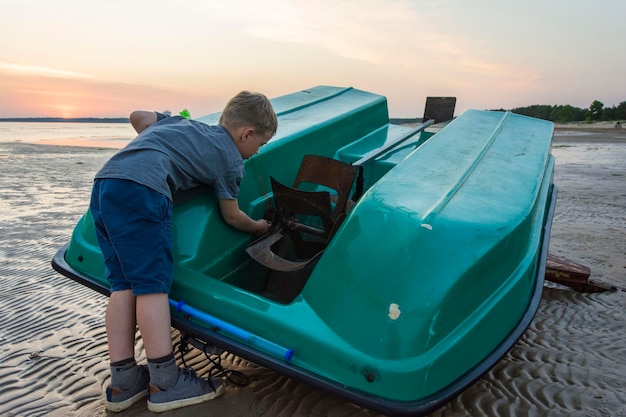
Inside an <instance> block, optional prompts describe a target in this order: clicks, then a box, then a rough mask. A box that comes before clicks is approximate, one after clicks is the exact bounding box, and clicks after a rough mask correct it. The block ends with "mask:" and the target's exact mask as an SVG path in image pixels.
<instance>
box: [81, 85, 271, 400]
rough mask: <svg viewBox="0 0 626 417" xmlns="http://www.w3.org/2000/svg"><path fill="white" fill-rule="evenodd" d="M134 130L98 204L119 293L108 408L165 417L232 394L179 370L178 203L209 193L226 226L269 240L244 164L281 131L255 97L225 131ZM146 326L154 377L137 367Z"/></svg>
mask: <svg viewBox="0 0 626 417" xmlns="http://www.w3.org/2000/svg"><path fill="white" fill-rule="evenodd" d="M130 120H131V124H132V125H133V127H135V129H136V130H137V132H138V133H139V135H138V136H137V138H135V139H134V140H133V141H131V142H130V143H129V144H128V145H127V146H126V147H125V148H123V149H121V150H120V151H119V152H118V153H116V154H115V155H114V156H113V157H112V158H111V159H110V160H109V161H108V162H107V163H106V164H105V165H104V166H103V167H102V169H101V170H100V171H99V172H98V173H97V174H96V177H95V180H94V186H93V191H92V196H91V204H90V209H91V212H92V215H93V218H94V222H95V225H96V234H97V237H98V243H99V244H100V247H101V249H102V254H103V256H104V260H105V266H106V268H105V270H106V276H107V279H108V280H109V283H110V284H111V295H110V298H109V303H108V306H107V310H106V318H105V324H106V332H107V342H108V347H109V358H110V361H111V383H110V385H109V387H108V388H107V389H106V400H105V408H106V409H107V410H109V411H114V412H118V411H122V410H125V409H127V408H129V407H130V406H131V405H133V404H134V403H135V402H137V401H138V400H140V399H141V398H143V397H144V396H146V395H148V409H149V410H150V411H153V412H162V411H166V410H172V409H175V408H180V407H184V406H187V405H191V404H198V403H201V402H204V401H208V400H211V399H213V398H215V397H217V396H219V395H220V394H221V393H222V391H223V389H224V387H223V385H222V382H221V380H219V379H211V380H209V381H207V380H206V379H201V378H198V377H197V376H196V375H195V373H193V371H191V370H179V368H178V366H177V365H176V362H175V360H174V355H173V349H172V340H171V321H170V310H169V303H168V293H169V291H170V287H171V284H172V279H173V266H172V223H173V201H174V198H175V196H176V195H177V194H179V193H181V192H184V191H186V190H189V189H193V188H196V187H198V186H201V185H209V186H210V187H211V188H212V190H213V193H214V194H215V195H216V196H217V198H218V200H219V207H220V212H221V214H222V217H223V218H224V221H226V223H228V224H229V225H231V226H233V227H235V228H237V229H239V230H242V231H245V232H249V233H253V234H255V235H257V236H261V235H263V234H264V233H266V232H267V231H268V230H269V223H268V222H266V221H265V220H262V219H261V220H253V219H251V218H250V217H248V216H247V215H246V214H245V213H244V212H242V211H241V210H240V209H239V206H238V204H237V197H238V193H239V184H240V181H241V178H242V177H243V173H244V171H243V160H244V159H246V158H249V157H251V156H253V155H254V154H256V153H257V152H258V150H259V148H260V147H261V146H263V145H264V144H266V143H267V142H268V141H269V140H270V138H271V137H272V136H274V134H275V133H276V129H277V126H278V122H277V119H276V114H275V113H274V110H273V108H272V105H271V103H270V102H269V100H268V99H267V97H265V96H264V95H262V94H258V93H250V92H247V91H242V92H241V93H239V94H238V95H236V96H235V97H233V98H232V99H231V100H230V101H229V102H228V104H227V105H226V107H225V108H224V110H223V112H222V114H221V116H220V119H219V123H218V125H216V126H209V125H206V124H203V123H200V122H197V121H193V120H187V119H185V118H182V117H178V116H176V117H168V116H165V115H163V114H160V113H155V112H146V111H137V112H133V114H131V117H130ZM136 325H138V326H139V331H140V333H141V336H142V339H143V343H144V348H145V350H146V356H147V358H148V366H147V367H146V366H138V365H137V363H136V362H135V358H134V344H135V343H134V342H135V331H136V327H135V326H136Z"/></svg>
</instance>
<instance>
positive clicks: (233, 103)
mask: <svg viewBox="0 0 626 417" xmlns="http://www.w3.org/2000/svg"><path fill="white" fill-rule="evenodd" d="M219 123H220V124H221V125H223V126H224V127H226V128H227V129H238V128H241V127H244V126H251V127H253V128H254V129H257V130H258V131H259V133H260V134H271V136H274V134H275V133H276V129H277V128H278V119H277V118H276V113H274V109H273V107H272V103H270V101H269V99H268V98H267V97H265V96H264V95H263V94H261V93H253V92H250V91H242V92H240V93H239V94H237V95H236V96H235V97H233V98H231V99H230V100H229V101H228V103H226V106H225V107H224V110H223V111H222V114H221V115H220V119H219Z"/></svg>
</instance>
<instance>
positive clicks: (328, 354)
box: [53, 86, 556, 415]
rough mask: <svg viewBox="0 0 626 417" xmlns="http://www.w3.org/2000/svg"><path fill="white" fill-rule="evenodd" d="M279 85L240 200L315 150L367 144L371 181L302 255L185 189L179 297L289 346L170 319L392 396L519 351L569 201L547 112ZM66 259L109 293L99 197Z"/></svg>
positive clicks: (259, 211)
mask: <svg viewBox="0 0 626 417" xmlns="http://www.w3.org/2000/svg"><path fill="white" fill-rule="evenodd" d="M272 103H273V106H274V108H275V110H276V113H277V115H278V120H279V129H278V132H277V134H276V136H275V137H274V138H272V139H271V141H270V142H269V143H268V144H267V145H265V146H264V147H263V148H262V149H261V151H260V152H259V153H258V154H257V155H255V156H254V157H252V158H250V159H249V160H247V161H246V162H245V171H246V175H245V177H244V180H243V182H242V184H241V190H240V199H239V205H240V207H241V208H242V210H244V211H245V212H247V214H249V215H250V216H251V217H253V218H261V217H262V216H263V215H264V214H265V212H266V210H267V208H268V207H270V206H272V205H273V204H274V198H273V193H272V183H271V180H270V176H271V177H273V178H274V179H275V180H276V181H278V182H280V183H282V184H287V185H289V186H291V184H293V183H294V180H295V179H296V175H297V172H298V169H299V167H300V162H301V161H302V159H303V157H304V156H305V155H318V156H324V157H329V158H332V159H335V160H338V161H342V162H344V163H346V164H353V163H355V162H358V163H359V167H358V168H359V178H358V182H360V183H362V184H363V185H362V188H363V194H362V195H358V193H357V196H356V197H358V198H357V201H356V202H355V204H354V206H353V207H352V208H351V210H350V211H348V212H347V214H346V217H345V220H344V221H343V223H342V224H341V225H340V226H339V227H338V229H337V230H336V231H335V232H334V234H333V236H332V239H330V241H329V242H328V244H327V246H326V247H325V249H324V251H323V252H322V254H321V256H319V257H318V258H317V259H316V260H315V261H314V262H311V263H310V264H307V266H306V267H304V268H303V269H301V270H298V271H295V272H278V271H273V270H271V269H268V268H266V267H265V266H263V265H261V264H259V263H258V262H256V261H255V260H254V259H252V258H251V257H250V256H248V254H247V253H246V247H248V245H249V244H250V243H251V242H252V241H253V238H252V237H251V236H249V235H247V234H245V233H241V232H239V231H237V230H235V229H233V228H231V227H229V226H227V225H226V224H225V223H224V222H223V220H222V218H221V216H220V212H219V206H218V202H217V200H216V198H215V197H214V196H213V195H212V194H210V193H203V194H200V195H198V196H197V197H195V198H193V199H191V200H188V201H185V202H184V203H181V204H178V205H176V206H175V209H174V212H175V219H174V242H175V243H174V262H175V266H174V284H173V287H172V291H171V294H170V297H171V298H173V299H176V300H184V302H185V303H186V304H187V305H189V306H192V307H193V308H194V309H197V310H199V311H202V312H204V313H206V314H208V315H211V316H212V317H216V318H218V319H219V320H222V321H224V322H227V323H231V324H232V325H233V326H236V327H237V328H239V329H242V330H243V331H246V332H250V333H251V334H254V335H256V336H258V337H260V338H263V339H264V340H268V341H271V342H272V343H275V344H276V345H278V346H285V347H289V349H293V359H292V360H291V361H289V362H288V363H287V362H286V361H285V360H284V358H280V357H278V355H275V356H272V355H271V354H268V352H266V351H263V350H262V349H258V348H257V347H255V346H254V345H253V344H251V343H246V342H245V341H242V340H236V339H233V338H229V337H228V335H225V334H222V333H220V332H217V331H215V330H214V329H211V328H210V326H204V325H203V324H202V323H201V322H199V321H196V320H193V319H188V318H186V317H185V316H184V315H182V314H180V313H177V312H176V310H173V311H172V320H173V325H174V327H177V328H178V329H179V330H180V331H181V332H183V333H187V334H189V335H191V336H193V337H195V338H198V339H200V340H204V341H206V342H208V343H212V344H216V345H218V346H221V347H224V348H226V349H227V350H230V351H231V352H233V353H235V354H237V355H239V356H242V357H244V358H246V359H248V360H251V361H253V362H256V363H258V364H260V365H262V366H266V367H269V368H272V369H275V370H277V371H279V372H283V373H285V374H287V375H289V376H292V377H295V378H298V379H301V380H304V381H306V382H308V383H311V384H313V385H315V386H317V387H320V388H322V389H326V390H328V391H331V392H333V393H335V394H337V395H340V396H343V397H344V398H346V399H348V400H349V401H352V402H355V403H358V404H361V405H364V406H366V407H369V408H371V409H374V410H377V411H380V412H382V413H385V414H389V415H424V414H427V413H430V412H432V411H433V410H434V409H436V408H438V407H440V406H441V405H443V404H445V403H446V402H447V401H449V400H450V399H451V398H453V397H454V396H455V395H458V394H459V393H460V392H462V391H463V390H464V389H465V388H467V387H468V386H469V385H470V384H472V383H473V382H474V381H475V380H476V379H478V378H479V377H480V376H481V375H482V374H484V373H485V372H487V371H488V370H489V369H490V368H491V367H492V366H493V365H494V364H495V363H496V362H497V361H498V360H499V359H500V358H501V357H502V356H503V355H504V354H506V352H507V351H508V350H509V349H510V348H511V346H513V344H514V343H515V342H516V341H517V340H518V339H519V338H520V337H521V335H522V333H523V332H524V330H525V329H526V327H527V326H528V325H529V323H530V321H531V320H532V318H533V316H534V313H535V312H536V309H537V306H538V303H539V298H540V295H541V290H542V286H543V275H544V272H545V262H546V257H547V248H548V242H549V233H550V225H551V221H552V216H553V210H554V203H555V201H556V187H555V186H554V185H553V183H552V177H553V170H554V158H553V157H552V155H551V154H550V147H551V140H552V134H553V125H552V123H550V122H546V121H543V120H537V119H532V118H529V117H525V116H521V115H517V114H513V113H510V112H493V111H479V110H468V111H466V112H465V113H463V114H462V115H461V116H459V117H457V118H456V119H455V120H453V121H452V122H450V123H448V124H447V125H446V126H445V127H443V128H442V129H440V130H439V131H433V130H432V129H431V130H428V129H426V130H423V129H421V130H420V129H418V130H417V131H414V130H413V129H411V128H410V127H406V126H400V125H394V124H392V123H390V122H389V116H388V110H387V100H386V98H385V97H383V96H380V95H377V94H372V93H369V92H365V91H360V90H356V89H353V88H341V87H326V86H321V87H315V88H312V89H308V90H304V91H300V92H296V93H293V94H289V95H286V96H282V97H278V98H275V99H273V100H272ZM218 118H219V114H212V115H208V116H203V117H200V118H198V119H196V120H198V121H201V122H205V123H208V124H215V123H217V120H218ZM399 138H400V139H402V140H401V141H398V139H399ZM397 141H398V144H394V146H393V147H390V148H388V149H387V148H386V145H388V144H390V143H396V142H397ZM381 150H383V151H382V153H381ZM366 155H373V156H372V157H371V158H366V157H365V156H366ZM357 188H358V186H357V185H356V184H355V185H354V191H356V190H357ZM53 266H54V267H55V269H57V270H58V271H59V272H61V273H63V274H65V275H67V276H68V277H70V278H72V279H74V280H76V281H78V282H81V283H82V284H84V285H87V286H89V287H91V288H93V289H95V290H97V291H99V292H101V293H104V294H108V283H107V282H106V279H105V277H104V266H103V261H102V255H101V253H100V249H99V247H98V244H97V241H96V237H95V231H94V227H93V220H92V218H91V215H90V213H89V212H87V213H85V215H84V216H83V218H82V219H81V220H80V221H79V222H78V225H77V226H76V228H75V230H74V233H73V235H72V238H71V240H70V242H69V243H68V244H67V245H66V246H64V247H63V248H61V249H60V250H59V252H58V253H57V255H56V256H55V258H54V259H53Z"/></svg>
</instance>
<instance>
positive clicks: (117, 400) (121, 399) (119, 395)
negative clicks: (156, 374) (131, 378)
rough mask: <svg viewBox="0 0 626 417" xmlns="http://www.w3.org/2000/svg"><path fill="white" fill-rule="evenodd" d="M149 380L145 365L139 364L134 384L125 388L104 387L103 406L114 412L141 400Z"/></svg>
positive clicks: (146, 391)
mask: <svg viewBox="0 0 626 417" xmlns="http://www.w3.org/2000/svg"><path fill="white" fill-rule="evenodd" d="M149 382H150V373H149V372H148V367H147V366H145V365H141V366H139V372H137V381H136V382H135V385H133V386H132V387H131V388H129V389H127V390H122V389H120V388H118V387H112V386H110V385H109V386H108V387H107V389H106V399H105V401H104V408H105V409H107V410H109V411H112V412H114V413H119V412H120V411H124V410H126V409H127V408H129V407H130V406H131V405H133V404H135V403H136V402H137V401H139V400H141V399H142V398H143V397H145V396H146V395H148V383H149Z"/></svg>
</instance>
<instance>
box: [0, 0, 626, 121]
mask: <svg viewBox="0 0 626 417" xmlns="http://www.w3.org/2000/svg"><path fill="white" fill-rule="evenodd" d="M316 85H333V86H352V87H355V88H358V89H362V90H366V91H370V92H374V93H378V94H382V95H385V96H387V98H388V101H389V110H390V114H391V116H392V117H420V116H421V115H422V113H423V108H424V101H425V98H426V97H427V96H456V97H457V112H456V113H457V114H460V113H461V112H463V111H464V110H466V109H469V108H477V109H493V108H505V109H510V108H514V107H520V106H526V105H531V104H551V105H555V104H571V105H574V106H577V107H581V108H587V107H589V105H590V104H591V102H592V101H593V100H600V101H601V102H603V103H604V104H605V106H614V105H617V104H619V103H620V102H622V101H626V1H624V0H598V1H597V2H590V1H588V0H587V1H581V0H541V1H539V0H525V1H507V0H499V1H496V0H421V1H418V0H413V1H409V0H397V1H393V0H386V1H385V0H378V1H376V0H317V1H315V0H265V1H254V0H187V1H184V2H177V1H168V2H165V1H161V0H151V1H147V0H124V1H121V0H106V1H103V0H100V1H97V2H96V1H90V0H80V1H79V0H63V1H54V0H19V1H15V0H11V1H8V0H0V117H37V116H55V117H87V116H95V117H126V116H128V114H129V113H130V112H131V111H132V110H134V109H148V110H165V109H169V110H172V111H173V112H178V111H179V110H182V109H183V108H188V109H189V110H190V112H191V114H192V116H201V115H204V114H207V113H213V112H215V111H219V110H221V108H222V106H223V105H224V103H225V102H226V101H227V100H228V98H230V97H231V96H233V95H234V94H236V93H237V92H239V91H240V90H243V89H248V90H255V91H260V92H263V93H265V94H266V95H268V96H269V97H276V96H280V95H284V94H288V93H290V92H294V91H298V90H302V89H306V88H309V87H313V86H316Z"/></svg>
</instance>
